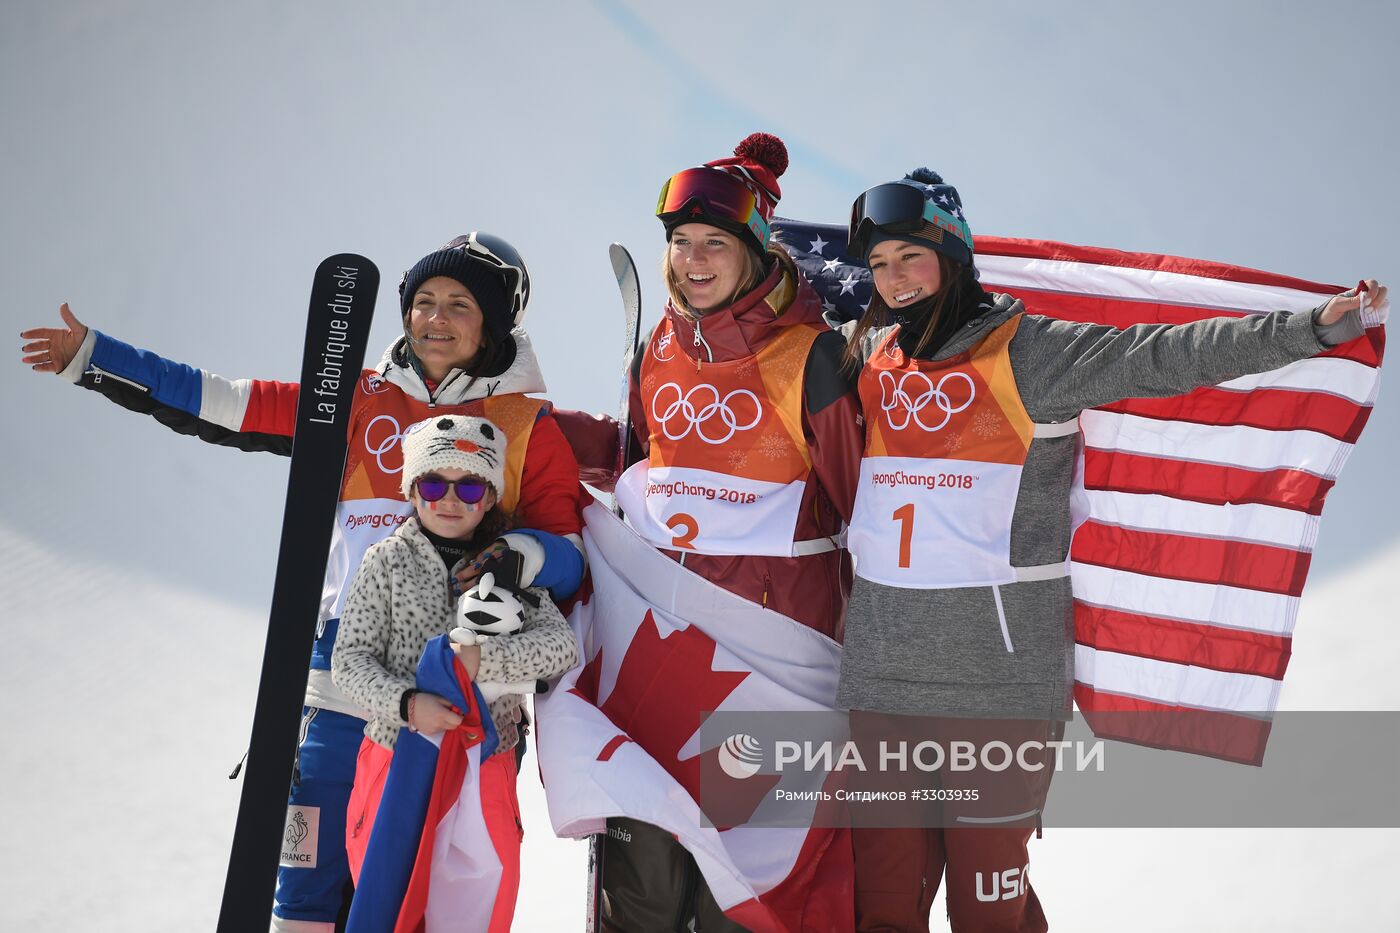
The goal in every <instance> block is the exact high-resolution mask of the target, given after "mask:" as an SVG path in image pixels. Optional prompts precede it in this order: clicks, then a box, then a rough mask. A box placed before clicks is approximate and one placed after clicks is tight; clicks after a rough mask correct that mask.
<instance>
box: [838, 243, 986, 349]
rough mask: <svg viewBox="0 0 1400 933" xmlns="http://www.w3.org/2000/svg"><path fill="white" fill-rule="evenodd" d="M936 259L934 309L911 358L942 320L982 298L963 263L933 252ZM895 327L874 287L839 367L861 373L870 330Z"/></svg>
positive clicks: (927, 343) (927, 344) (929, 342)
mask: <svg viewBox="0 0 1400 933" xmlns="http://www.w3.org/2000/svg"><path fill="white" fill-rule="evenodd" d="M934 255H935V256H937V257H938V272H939V275H940V277H941V280H942V281H941V282H940V284H939V286H938V291H937V293H935V294H934V296H933V299H932V301H933V308H932V310H931V312H930V313H929V318H928V323H927V324H925V325H924V330H923V333H921V334H919V340H918V342H917V343H916V344H915V345H914V353H913V355H914V356H919V355H920V354H922V353H923V352H924V351H925V350H927V349H928V348H929V347H930V346H932V345H933V341H934V336H935V334H937V333H938V331H939V330H940V328H941V327H943V326H945V320H952V319H954V318H956V317H957V316H958V314H959V312H960V309H962V308H963V307H965V306H967V305H969V304H970V305H972V306H973V307H975V306H976V304H977V302H978V301H980V300H981V297H982V287H981V286H980V285H978V284H977V280H976V279H975V278H973V277H972V270H971V269H970V268H968V267H967V266H964V265H963V264H962V263H960V262H957V261H955V260H953V259H950V258H949V257H948V256H945V255H944V254H943V253H941V252H935V253H934ZM892 323H894V315H893V314H892V313H891V311H890V308H889V305H887V304H885V299H883V298H881V297H880V292H879V290H878V289H876V288H875V287H874V286H873V285H872V286H871V290H870V304H869V305H868V306H867V307H866V309H865V313H864V314H862V315H861V316H860V321H859V323H857V324H856V328H855V330H853V331H852V332H851V336H850V338H849V339H848V340H847V341H846V351H845V352H844V353H843V354H842V355H841V365H842V367H843V368H844V369H845V370H846V371H847V372H849V373H857V372H860V368H861V366H862V364H863V363H864V361H863V360H862V359H861V349H860V348H861V344H862V342H864V340H865V337H866V336H867V335H868V334H869V333H870V331H871V329H873V328H876V327H883V326H886V325H888V324H892Z"/></svg>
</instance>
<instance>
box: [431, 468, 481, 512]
mask: <svg viewBox="0 0 1400 933" xmlns="http://www.w3.org/2000/svg"><path fill="white" fill-rule="evenodd" d="M413 484H414V485H415V486H417V487H418V495H419V496H421V497H422V499H423V501H424V502H437V501H438V500H439V499H441V498H442V497H443V496H445V495H447V489H448V487H454V488H455V489H456V491H457V498H458V499H461V500H462V502H464V503H465V504H467V505H476V504H477V503H478V502H480V501H481V500H482V499H485V498H486V490H488V489H490V488H491V484H490V483H488V482H486V481H485V480H480V479H474V478H472V477H466V478H464V479H459V480H445V479H443V478H442V477H441V476H438V475H436V474H433V473H429V474H427V475H426V476H420V477H418V479H416V480H414V481H413Z"/></svg>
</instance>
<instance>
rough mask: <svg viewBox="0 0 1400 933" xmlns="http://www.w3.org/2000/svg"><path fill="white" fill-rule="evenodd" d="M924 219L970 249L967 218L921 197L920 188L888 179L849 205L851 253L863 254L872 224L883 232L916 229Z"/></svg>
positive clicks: (970, 240) (900, 231)
mask: <svg viewBox="0 0 1400 933" xmlns="http://www.w3.org/2000/svg"><path fill="white" fill-rule="evenodd" d="M925 223H930V224H933V225H934V226H935V227H938V228H939V229H941V230H946V231H947V232H949V233H951V234H953V236H955V237H957V238H958V239H959V240H962V241H963V243H964V244H965V245H966V246H967V250H968V252H969V253H970V252H972V230H971V229H970V228H969V227H968V225H967V221H964V220H959V219H958V218H957V217H954V216H953V215H952V214H950V213H948V212H947V211H945V210H943V208H941V207H939V206H938V205H937V204H935V203H934V202H932V201H930V200H928V199H927V198H925V197H924V192H923V191H922V190H920V189H918V188H915V187H914V186H912V185H906V184H904V183H903V182H898V181H892V182H889V183H887V184H883V185H876V186H875V187H874V188H871V189H870V190H868V191H866V192H865V193H864V194H862V195H861V196H860V197H858V198H856V203H855V204H853V205H851V228H850V241H851V255H853V256H859V257H861V258H864V257H865V252H866V249H867V247H868V246H869V245H870V235H871V234H872V233H873V232H874V231H875V229H876V228H879V229H881V230H883V231H885V232H886V233H918V232H919V231H920V230H922V229H923V227H924V224H925Z"/></svg>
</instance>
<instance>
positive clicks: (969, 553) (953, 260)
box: [839, 169, 1385, 931]
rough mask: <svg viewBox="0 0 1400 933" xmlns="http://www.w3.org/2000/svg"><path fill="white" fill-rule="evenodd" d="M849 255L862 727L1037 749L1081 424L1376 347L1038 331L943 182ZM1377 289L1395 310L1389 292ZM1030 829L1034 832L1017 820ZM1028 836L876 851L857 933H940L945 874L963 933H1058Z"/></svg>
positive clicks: (866, 837)
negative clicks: (1103, 411)
mask: <svg viewBox="0 0 1400 933" xmlns="http://www.w3.org/2000/svg"><path fill="white" fill-rule="evenodd" d="M850 240H851V244H852V252H853V254H854V255H858V256H861V257H863V258H864V259H865V261H866V262H867V263H868V265H869V267H870V270H871V274H872V276H873V279H874V285H875V292H876V295H875V297H874V298H873V299H872V301H871V303H870V307H869V308H868V310H867V312H866V314H865V315H864V316H863V317H862V318H861V320H860V321H858V322H856V323H855V324H854V327H853V332H851V333H850V338H851V339H850V341H849V344H848V347H847V354H848V360H849V361H850V362H851V364H852V365H853V366H856V367H859V370H860V376H859V385H858V388H859V394H860V399H861V405H862V409H863V411H864V414H865V420H866V445H865V459H864V460H863V462H862V466H861V473H860V485H859V488H858V491H857V495H856V503H855V507H854V513H853V517H852V520H851V527H850V531H849V538H848V540H849V546H850V549H851V552H852V555H853V556H854V558H855V560H856V579H855V582H854V584H853V587H852V592H851V601H850V610H849V613H848V617H847V623H846V642H845V653H844V657H843V660H842V671H841V686H840V697H839V702H840V703H841V705H843V706H845V707H848V708H851V709H852V710H853V711H855V714H854V715H853V722H854V723H859V722H861V721H862V717H861V713H862V712H865V713H878V714H910V715H918V716H924V717H936V718H937V719H936V720H935V721H945V722H947V721H951V720H954V719H956V718H958V717H985V718H989V719H990V718H1010V719H1013V720H1016V721H1017V722H1016V724H1014V725H1013V724H1011V723H1008V724H1007V725H1006V726H1005V729H1006V730H1007V731H1008V734H1019V733H1015V731H1014V730H1017V729H1034V724H1035V723H1036V722H1037V721H1039V722H1040V723H1042V724H1048V722H1049V721H1051V720H1053V719H1056V718H1063V717H1065V716H1067V715H1068V713H1069V710H1070V691H1071V687H1072V685H1073V682H1074V674H1073V672H1074V655H1073V650H1074V639H1073V623H1072V618H1071V607H1072V596H1071V592H1070V581H1069V577H1068V576H1067V573H1068V569H1067V560H1066V558H1067V555H1068V551H1069V544H1070V538H1071V534H1072V531H1073V528H1072V523H1071V512H1070V494H1071V485H1072V477H1073V469H1074V463H1075V456H1076V450H1075V434H1076V431H1075V429H1074V426H1075V420H1076V418H1077V417H1078V415H1079V413H1080V411H1081V410H1083V409H1086V408H1092V407H1096V406H1100V405H1105V404H1108V403H1111V402H1114V401H1116V400H1118V399H1122V398H1130V397H1132V398H1145V397H1163V396H1171V395H1178V394H1181V393H1184V392H1188V391H1190V390H1192V389H1195V388H1197V387H1199V386H1203V385H1211V384H1216V383H1220V382H1224V381H1226V380H1229V379H1233V378H1237V377H1240V376H1243V375H1247V374H1251V373H1257V372H1263V371H1266V370H1271V369H1275V368H1277V367H1280V366H1284V365H1286V364H1288V363H1291V362H1293V361H1295V360H1300V359H1303V358H1306V357H1309V356H1312V355H1314V354H1316V353H1318V352H1320V351H1321V350H1323V349H1324V348H1325V347H1327V346H1331V345H1335V344H1338V343H1343V342H1345V341H1347V340H1350V339H1353V338H1355V337H1357V336H1360V335H1361V333H1362V332H1363V329H1362V326H1361V324H1360V321H1359V319H1358V316H1357V315H1355V314H1351V313H1350V312H1353V311H1355V310H1356V309H1357V308H1358V307H1359V304H1360V300H1359V298H1356V297H1347V296H1338V297H1335V298H1333V299H1331V300H1330V301H1328V302H1327V303H1326V304H1324V305H1323V306H1322V307H1320V308H1318V309H1317V310H1315V311H1314V312H1313V313H1312V314H1293V315H1290V314H1287V313H1284V312H1277V313H1274V314H1266V315H1252V316H1249V317H1243V318H1235V319H1226V318H1212V319H1208V320H1202V321H1198V322H1195V323H1192V324H1186V325H1180V326H1169V325H1138V326H1135V327H1130V328H1127V329H1125V330H1116V329H1114V328H1111V327H1107V326H1099V325H1091V324H1078V323H1073V322H1064V321H1057V320H1052V319H1050V318H1046V317H1039V316H1036V315H1034V314H1031V313H1027V311H1026V309H1025V308H1024V307H1023V306H1022V304H1021V302H1020V301H1019V300H1016V299H1013V298H1011V297H1010V296H1007V295H999V294H989V293H986V292H984V291H983V290H982V288H981V287H980V286H979V284H978V281H977V278H976V275H975V273H974V268H973V251H972V243H973V241H972V235H971V232H970V231H969V229H968V226H967V223H966V220H965V219H964V217H963V213H962V202H961V199H960V198H959V197H958V193H957V191H956V190H955V189H954V188H953V187H952V186H951V185H948V184H945V183H944V182H943V179H942V178H940V177H939V176H938V175H937V174H935V173H933V172H930V171H928V170H927V169H920V170H919V171H916V172H913V173H911V174H910V175H909V176H906V178H904V179H902V180H899V181H895V182H891V183H888V184H884V185H878V186H876V187H874V188H871V189H870V190H868V191H866V192H865V193H864V194H862V195H861V196H860V197H859V198H858V199H857V200H856V202H855V204H854V206H853V209H852V214H851V227H850ZM1368 286H1369V288H1370V289H1371V291H1372V300H1373V301H1375V302H1377V303H1379V302H1382V301H1384V298H1385V289H1384V288H1381V287H1378V286H1377V285H1376V283H1374V282H1370V283H1368ZM890 319H893V320H894V321H895V322H896V323H895V324H894V325H893V326H886V327H878V326H877V323H879V322H883V321H886V320H890ZM850 326H851V325H848V327H850ZM954 453H955V454H956V459H945V458H948V457H952V456H954ZM899 471H902V472H903V473H905V474H907V475H909V476H915V475H917V474H928V473H932V472H935V471H941V472H949V473H952V472H956V473H958V474H960V475H962V474H966V475H967V476H968V477H969V478H970V479H973V480H975V482H971V483H969V484H968V485H967V486H966V487H965V488H964V487H962V486H960V487H959V490H958V496H957V497H956V498H955V499H954V498H951V497H949V496H947V495H939V490H936V489H934V488H925V487H922V486H920V485H918V484H911V483H902V484H899V485H897V486H896V485H895V484H893V483H892V482H890V481H889V479H888V478H889V477H890V476H892V475H895V474H896V473H897V472H899ZM974 474H975V475H974ZM943 492H946V490H944V491H943ZM866 721H868V718H867V719H866ZM1041 792H1042V793H1043V787H1042V788H1041ZM1015 815H1019V816H1023V817H1024V816H1027V814H1025V813H1020V812H1019V811H1018V813H1016V814H1011V813H1008V814H1004V815H1003V816H1004V817H1005V818H1008V819H1009V818H1010V817H1011V816H1015ZM1030 815H1031V817H1032V818H1031V819H1030V820H1029V821H1027V820H1024V819H1023V820H1021V821H1020V822H1018V823H1016V824H1015V826H1014V827H1012V826H1009V825H1008V826H1005V827H1004V828H983V827H979V828H962V827H956V828H948V829H938V828H933V829H880V830H874V829H867V830H857V831H856V832H855V833H854V839H855V855H856V910H857V925H858V928H859V929H861V930H925V931H926V930H927V929H928V912H929V907H930V905H931V903H932V901H933V897H934V893H935V892H936V891H937V889H938V884H939V881H940V876H942V875H943V874H944V873H945V872H946V874H947V877H948V889H947V898H948V910H949V916H950V918H951V921H952V926H953V929H955V930H960V931H986V930H998V931H1001V930H1005V931H1040V930H1045V929H1046V928H1047V927H1046V921H1045V918H1044V915H1043V913H1042V912H1041V908H1040V903H1039V900H1038V899H1037V897H1036V895H1035V892H1034V891H1033V890H1032V889H1031V886H1030V885H1029V883H1026V881H1025V868H1026V866H1027V864H1028V861H1029V860H1028V858H1027V855H1026V843H1027V841H1028V839H1029V836H1030V833H1031V831H1032V827H1033V826H1034V819H1033V816H1034V811H1032V813H1031V814H1030ZM997 817H998V815H997V814H987V815H985V816H984V817H983V818H984V819H987V818H990V819H992V820H995V819H996V818H997ZM1008 872H1009V873H1010V874H1009V875H1008ZM1007 877H1015V878H1016V879H1017V880H1016V881H1015V882H1014V883H1012V884H1010V885H1008V886H1006V890H1005V891H1004V892H1002V890H1001V887H1000V885H999V883H998V884H989V883H987V882H985V881H983V880H982V879H984V878H1002V879H1004V878H1007ZM979 881H980V882H982V883H981V885H980V886H979ZM987 888H990V889H992V890H993V892H994V896H992V897H988V896H987V895H986V893H985V892H984V889H987Z"/></svg>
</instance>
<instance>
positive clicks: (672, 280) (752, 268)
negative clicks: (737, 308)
mask: <svg viewBox="0 0 1400 933" xmlns="http://www.w3.org/2000/svg"><path fill="white" fill-rule="evenodd" d="M715 229H716V230H719V231H720V232H721V233H724V234H727V235H728V236H731V237H734V239H735V240H736V241H738V243H739V246H740V247H742V248H743V250H744V258H745V259H746V260H747V265H746V266H745V268H744V274H743V275H741V276H740V277H739V284H738V286H737V287H735V289H734V292H733V294H731V295H730V296H729V297H728V298H727V299H726V300H725V301H724V302H723V303H721V304H718V305H716V306H715V309H718V308H727V307H729V306H730V305H732V304H733V303H734V302H736V301H738V300H739V296H741V295H746V294H748V293H749V292H751V291H753V290H754V289H755V288H757V287H758V286H759V284H760V283H761V282H762V281H763V280H764V279H766V278H767V277H768V266H767V265H766V263H765V262H764V257H762V256H760V255H759V254H758V253H755V252H754V251H753V250H752V249H750V248H749V247H748V245H747V244H746V243H745V242H744V241H743V240H741V239H740V238H739V237H737V236H735V235H734V234H732V233H730V232H729V231H728V230H725V229H724V228H722V227H716V228H715ZM661 278H662V281H664V282H665V283H666V291H667V293H668V294H669V295H670V296H671V304H672V305H674V306H675V307H676V308H677V309H678V310H679V311H681V312H683V313H684V314H685V315H686V316H687V317H690V318H692V319H694V318H698V317H700V316H701V315H702V314H704V313H705V312H699V311H696V310H695V309H694V308H692V307H691V306H690V302H688V301H686V300H685V293H684V292H682V291H681V283H680V280H679V279H677V278H676V272H675V270H674V269H672V268H671V238H670V236H669V235H668V236H667V237H666V250H665V252H663V253H662V254H661ZM712 310H714V309H712Z"/></svg>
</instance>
